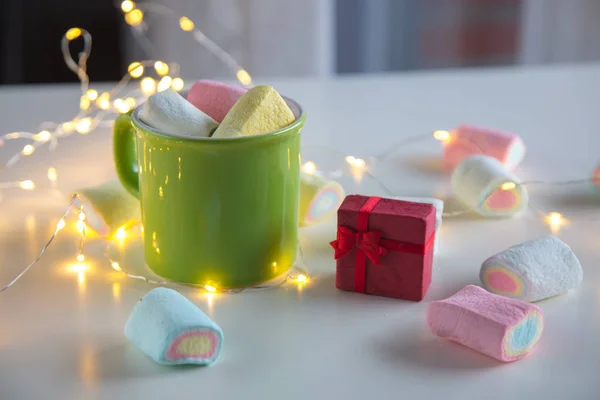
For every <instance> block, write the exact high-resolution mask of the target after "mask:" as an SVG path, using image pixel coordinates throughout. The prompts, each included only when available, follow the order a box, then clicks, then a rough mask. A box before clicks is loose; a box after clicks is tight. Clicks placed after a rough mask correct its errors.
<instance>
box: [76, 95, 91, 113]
mask: <svg viewBox="0 0 600 400" xmlns="http://www.w3.org/2000/svg"><path fill="white" fill-rule="evenodd" d="M90 105H91V102H90V99H88V98H87V96H81V99H80V100H79V108H80V109H82V110H84V111H85V110H88V109H89V108H90Z"/></svg>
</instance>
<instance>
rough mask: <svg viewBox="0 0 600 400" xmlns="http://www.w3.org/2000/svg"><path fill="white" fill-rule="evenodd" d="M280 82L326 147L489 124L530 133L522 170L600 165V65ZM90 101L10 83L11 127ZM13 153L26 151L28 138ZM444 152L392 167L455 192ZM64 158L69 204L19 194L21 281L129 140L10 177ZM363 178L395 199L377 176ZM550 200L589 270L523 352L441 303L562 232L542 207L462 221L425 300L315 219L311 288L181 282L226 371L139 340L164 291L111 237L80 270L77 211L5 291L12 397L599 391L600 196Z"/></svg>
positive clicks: (391, 175) (412, 154)
mask: <svg viewBox="0 0 600 400" xmlns="http://www.w3.org/2000/svg"><path fill="white" fill-rule="evenodd" d="M265 82H267V81H265ZM268 83H272V84H274V85H275V86H276V88H277V89H279V90H280V92H283V93H285V94H287V95H289V96H291V97H293V98H295V99H297V100H298V101H299V102H300V103H301V104H303V105H304V107H305V108H306V109H307V111H308V120H307V123H306V128H305V130H304V132H303V135H304V138H303V141H304V145H306V146H309V145H319V146H328V147H335V148H337V149H339V150H341V151H344V152H347V153H348V154H353V155H355V156H357V157H359V156H360V157H365V158H367V157H369V156H372V155H374V154H376V153H378V152H380V151H382V150H385V149H387V148H389V146H390V144H391V143H393V142H395V141H397V140H399V139H401V138H403V137H409V136H412V135H415V134H418V133H423V132H428V131H432V130H434V129H451V128H453V127H455V126H456V125H458V124H459V123H462V122H469V123H473V124H480V125H484V126H489V127H497V128H502V129H506V130H511V131H514V132H518V133H519V134H520V135H522V137H523V139H524V141H525V143H526V144H527V146H528V155H527V157H526V159H525V161H524V162H523V164H522V166H521V167H520V168H519V170H518V172H517V173H518V174H519V176H521V178H523V179H550V180H554V179H570V178H585V177H589V176H590V173H591V171H592V169H593V167H594V166H595V164H596V162H597V161H598V160H599V159H600V157H599V154H600V153H599V152H598V149H600V134H599V133H598V127H599V126H600V119H599V112H598V105H599V104H600V90H598V87H599V86H598V84H600V65H587V66H576V67H573V66H563V67H555V68H539V69H497V70H496V69H494V70H479V71H472V70H466V71H458V72H454V71H453V72H430V73H409V74H404V75H386V76H373V77H353V78H344V79H337V80H325V81H316V80H277V81H274V82H273V81H269V82H268ZM77 104H78V93H77V88H76V87H75V86H48V87H6V88H2V89H0V131H1V132H8V131H11V130H17V129H36V126H37V124H38V123H39V122H41V121H43V120H53V121H64V120H67V119H69V118H71V117H72V116H73V110H74V107H75V108H76V107H77ZM1 151H2V153H0V154H2V159H3V160H6V156H7V154H8V153H9V152H8V150H7V149H6V148H5V149H2V150H1ZM306 153H307V154H309V155H310V156H311V157H313V159H314V160H315V161H316V162H317V164H319V161H320V160H325V155H324V154H323V153H324V152H321V153H319V151H313V152H312V153H311V152H310V151H308V150H307V152H306ZM439 153H440V150H439V144H438V143H437V142H434V141H433V140H430V141H424V142H422V143H418V144H415V145H413V146H411V147H407V148H404V149H401V150H399V151H398V152H397V154H395V155H394V156H393V157H392V158H391V159H390V160H388V161H387V162H386V163H385V165H377V166H375V167H374V173H378V174H380V176H381V177H382V179H384V181H385V183H386V184H387V185H388V186H389V187H390V188H391V189H392V190H394V191H396V192H397V193H398V194H402V195H440V196H443V195H444V194H445V193H447V192H448V176H447V175H444V174H443V173H440V172H439V170H438V169H437V167H436V165H437V164H436V163H437V160H438V159H439ZM306 157H307V158H308V156H306ZM53 159H54V161H53V163H54V166H55V167H56V168H57V170H58V171H59V187H60V189H61V190H62V192H63V193H64V197H60V196H56V195H53V194H51V193H50V192H49V191H47V190H44V189H40V190H39V191H36V192H22V191H19V190H13V191H5V192H4V193H3V195H4V199H3V202H2V204H1V205H0V213H1V214H0V215H1V217H0V265H1V267H0V279H1V282H2V284H4V283H5V282H8V281H9V280H10V279H11V278H12V277H13V276H14V275H15V274H16V273H17V272H18V271H20V269H21V268H22V267H23V266H24V265H26V264H27V263H28V262H29V261H30V260H32V259H33V258H34V256H35V254H36V253H37V251H38V249H39V248H40V246H41V245H42V243H43V242H44V241H45V240H46V239H47V237H48V235H49V234H50V232H51V231H52V230H53V226H54V224H55V223H56V221H57V219H58V217H59V216H60V214H61V213H62V211H63V210H64V208H65V206H66V196H67V195H68V194H69V192H70V191H72V190H74V189H76V188H78V187H81V186H85V185H93V184H98V183H102V182H103V181H105V180H107V179H110V178H112V177H114V170H113V167H112V160H111V135H110V132H108V131H99V132H95V133H93V134H91V135H88V136H85V137H83V136H77V137H72V138H68V139H66V140H65V141H64V142H62V143H61V145H60V146H59V149H58V151H57V153H56V154H55V155H51V154H48V153H47V152H46V151H45V150H44V151H39V152H37V153H36V154H34V155H33V156H32V157H31V158H30V159H29V160H28V161H27V163H23V164H21V165H20V166H19V167H17V168H15V169H14V170H11V171H6V172H3V175H2V178H0V179H1V180H10V179H13V178H15V179H34V180H36V181H40V182H41V181H42V178H43V176H44V175H45V171H46V169H47V168H48V166H49V163H50V162H51V160H53ZM322 163H325V161H322ZM329 163H335V159H334V161H330V162H329ZM333 167H334V166H332V168H333ZM348 190H349V191H361V192H363V193H365V194H376V193H378V192H377V190H378V189H377V186H376V185H373V184H372V183H369V182H368V181H365V182H364V183H363V184H361V186H360V187H356V185H355V186H352V185H349V187H348ZM531 196H532V199H533V200H532V201H533V202H534V203H535V205H536V207H537V208H539V209H542V210H545V211H551V210H554V211H560V212H563V213H564V214H565V215H566V216H567V217H568V218H569V224H568V225H567V226H565V227H564V229H563V230H561V231H560V233H559V235H560V237H561V238H562V239H563V240H565V241H566V242H567V243H569V244H570V245H571V246H572V247H573V249H574V251H575V252H576V254H577V255H578V256H579V258H580V260H581V263H582V265H583V267H584V282H583V284H582V286H581V287H580V288H579V289H578V290H576V291H574V292H573V293H569V294H567V295H564V296H560V297H557V298H553V299H550V300H546V301H543V302H541V303H538V304H539V305H540V306H541V307H542V309H543V311H544V313H545V316H546V327H545V331H544V333H543V335H542V338H541V341H540V342H539V345H538V346H537V348H536V349H535V351H534V352H533V353H532V354H531V355H529V356H528V357H526V358H524V359H523V360H521V361H519V362H515V363H512V364H500V363H498V362H496V361H494V360H492V359H488V358H487V357H485V356H483V355H480V354H478V353H475V352H473V351H471V350H468V349H466V348H464V347H461V346H459V345H456V344H453V343H449V342H446V341H444V340H441V339H439V338H436V337H434V336H433V335H432V334H430V333H429V331H428V329H427V327H426V324H425V310H426V307H427V303H428V302H429V301H432V300H437V299H442V298H445V297H447V296H449V295H451V294H453V293H454V292H456V291H457V290H459V289H460V288H462V287H463V286H464V285H467V284H478V283H479V282H478V271H479V266H480V264H481V262H482V261H483V260H484V259H485V258H487V257H488V256H490V255H491V254H493V253H494V252H497V251H499V250H502V249H504V248H505V247H507V246H509V245H512V244H516V243H517V242H519V241H523V240H526V239H532V238H536V237H539V236H542V235H545V234H547V233H548V229H547V226H546V225H544V224H543V223H542V222H540V220H539V219H536V217H535V216H534V215H533V214H528V215H524V216H522V217H520V218H516V219H510V220H501V221H490V220H483V219H478V218H456V219H447V220H445V221H444V222H443V226H442V229H441V233H440V235H439V238H440V239H441V253H440V254H439V255H438V256H437V257H436V259H435V265H434V275H433V283H432V285H431V288H430V290H429V292H428V294H427V297H426V299H425V301H423V302H421V303H412V302H407V301H401V300H393V299H387V298H381V297H376V296H368V295H361V294H355V293H345V292H341V291H338V290H336V289H335V287H334V268H335V263H334V261H333V258H332V250H331V249H330V248H329V246H328V244H327V243H328V241H329V240H331V239H332V237H333V234H334V230H335V224H334V222H333V221H331V222H327V223H323V224H322V225H320V226H315V227H311V228H309V229H306V230H303V231H302V241H303V244H304V247H305V252H306V258H307V262H308V264H309V265H310V267H311V270H312V271H311V272H312V275H313V277H312V280H311V282H310V283H309V284H308V285H307V286H305V287H303V288H297V287H296V286H295V285H289V286H286V287H283V288H279V289H275V290H271V291H267V292H260V293H241V294H235V295H229V294H218V295H214V296H211V297H209V296H207V295H205V294H202V293H200V292H199V291H198V290H192V289H180V291H181V293H183V294H184V295H186V296H187V297H188V298H189V299H190V300H192V301H193V302H194V303H195V304H197V305H198V306H199V307H200V308H202V309H203V310H205V311H206V312H207V313H208V314H209V315H210V316H211V317H212V318H213V319H214V320H215V321H216V322H217V323H218V324H219V325H220V326H221V327H222V328H223V330H224V332H225V335H226V341H225V345H224V348H223V351H222V353H221V357H220V358H219V360H218V361H217V362H216V363H215V364H214V365H213V366H211V367H208V368H168V367H161V366H157V365H155V364H153V363H152V362H151V361H150V360H149V359H147V358H146V357H145V356H144V355H142V354H141V353H139V352H138V351H137V350H136V349H134V348H132V346H131V345H130V344H129V343H128V341H127V340H126V338H125V337H124V335H123V327H124V324H125V321H126V319H127V317H128V315H129V312H130V311H131V309H132V307H133V306H134V304H135V303H136V301H138V299H139V298H140V297H141V296H142V295H143V294H144V293H146V292H147V291H149V290H150V289H152V287H151V286H150V285H148V284H146V283H144V282H140V281H134V280H130V279H124V278H122V277H120V276H119V275H118V274H116V273H114V272H112V271H111V270H110V267H109V266H108V265H107V264H106V262H103V261H102V258H101V252H100V251H97V250H94V246H93V245H91V246H90V249H89V250H88V252H89V254H90V255H89V257H90V258H91V260H92V263H93V265H92V266H91V267H90V269H89V270H88V271H86V272H85V276H84V278H83V279H81V280H80V279H79V277H78V275H77V274H76V273H73V272H69V270H68V268H67V265H68V264H69V263H71V262H72V261H73V260H74V257H75V255H76V238H77V235H76V233H75V231H74V230H73V229H72V224H73V220H70V224H69V226H70V228H68V229H66V230H65V234H63V235H61V236H60V237H59V238H58V240H57V242H56V244H55V245H54V246H52V247H51V249H50V250H49V251H48V253H47V255H46V257H44V259H43V261H42V262H41V263H40V264H39V265H37V266H36V268H35V269H34V270H32V271H31V272H30V273H29V274H28V275H26V276H25V277H24V278H23V279H22V280H21V281H20V282H18V283H17V284H16V285H15V286H13V287H12V288H11V289H10V290H9V291H7V292H4V293H2V294H0V327H1V328H0V399H3V400H4V399H6V400H12V399H42V398H43V399H138V398H139V399H154V398H157V399H163V398H178V399H198V398H202V399H244V398H248V399H259V398H260V399H271V398H272V399H280V398H285V399H304V398H319V399H321V398H322V399H334V398H335V399H348V400H349V399H379V398H381V399H386V398H398V399H411V398H415V399H421V398H423V399H425V398H427V399H437V398H440V399H442V398H443V399H467V398H478V399H516V398H529V399H550V398H552V399H554V398H556V399H563V398H571V399H596V398H598V396H600V394H598V393H599V392H600V380H599V379H598V377H599V376H600V265H599V261H600V254H599V253H600V250H599V249H600V231H599V229H598V217H600V198H599V197H596V198H595V199H594V198H592V195H591V192H590V189H589V187H588V186H586V185H583V186H576V187H571V188H569V189H568V190H566V189H560V188H546V189H544V190H542V189H541V188H532V190H531ZM96 247H97V246H96ZM95 252H96V253H97V254H96V253H95Z"/></svg>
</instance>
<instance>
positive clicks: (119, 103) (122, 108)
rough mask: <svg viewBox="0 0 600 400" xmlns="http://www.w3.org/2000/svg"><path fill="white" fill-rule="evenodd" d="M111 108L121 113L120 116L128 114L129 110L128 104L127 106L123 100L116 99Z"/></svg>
mask: <svg viewBox="0 0 600 400" xmlns="http://www.w3.org/2000/svg"><path fill="white" fill-rule="evenodd" d="M113 106H114V107H115V108H116V109H117V110H118V111H119V112H120V113H121V114H125V113H128V112H129V110H130V108H129V104H127V102H126V101H125V100H123V99H116V100H115V101H114V102H113Z"/></svg>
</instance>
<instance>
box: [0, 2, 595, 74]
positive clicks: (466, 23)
mask: <svg viewBox="0 0 600 400" xmlns="http://www.w3.org/2000/svg"><path fill="white" fill-rule="evenodd" d="M143 2H144V1H143V0H140V1H138V3H143ZM154 3H160V4H164V5H167V6H168V7H170V8H172V9H174V10H175V11H176V12H177V13H178V14H179V15H185V16H187V17H189V18H190V19H192V20H193V21H195V22H196V26H197V27H199V28H200V29H201V30H203V31H204V33H205V34H206V35H207V36H209V37H211V38H212V39H213V40H214V41H215V42H217V43H218V44H219V45H220V46H222V47H223V48H224V49H225V50H227V51H228V52H230V53H231V54H232V55H233V56H234V58H236V59H237V60H238V62H239V63H240V64H241V65H242V66H243V67H245V68H246V69H247V70H248V71H249V72H250V73H251V74H252V75H253V76H257V77H261V76H278V77H279V76H289V77H296V76H330V75H342V74H357V73H375V72H388V71H410V70H423V69H439V68H461V67H489V66H508V65H524V64H551V63H577V62H587V61H593V60H598V59H600V40H599V38H600V0H160V1H154ZM74 26H79V27H82V28H85V29H87V30H88V31H90V33H91V34H92V36H93V51H92V56H91V59H90V61H89V74H90V76H91V79H92V80H93V81H96V82H98V81H116V80H118V79H120V77H121V76H122V75H123V74H124V73H125V72H126V69H127V66H128V65H129V63H131V62H132V61H137V60H140V59H157V58H158V59H163V60H165V61H175V62H178V63H179V64H180V65H181V68H182V76H183V77H184V78H218V77H224V76H225V77H226V76H229V77H231V75H229V74H230V72H228V71H226V70H224V67H223V65H222V64H221V63H220V62H218V61H217V60H215V59H214V58H213V57H212V56H211V55H210V54H209V53H208V52H206V51H205V50H203V49H202V48H200V47H199V46H198V45H197V44H196V43H195V42H194V41H193V39H192V38H190V37H189V35H187V36H186V34H185V33H184V32H182V31H181V29H180V28H179V25H178V23H177V20H176V19H175V18H171V19H169V18H166V19H165V18H147V19H146V18H145V20H144V24H143V26H142V27H140V29H142V30H143V32H141V33H143V35H144V36H146V37H147V38H148V41H147V42H140V41H136V40H135V36H141V35H140V34H139V33H140V32H138V34H137V35H136V34H135V32H132V30H131V29H130V27H129V26H127V25H126V24H125V22H124V21H123V16H122V12H121V10H120V2H119V1H117V2H115V1H114V0H85V1H82V0H26V1H18V0H17V1H15V0H0V84H25V83H53V82H71V81H72V82H75V81H76V77H75V75H73V74H72V73H71V72H70V71H69V70H68V69H67V68H66V67H65V65H64V62H63V59H62V56H61V54H60V38H61V36H62V35H63V34H64V33H65V32H66V31H67V30H68V29H69V28H71V27H74Z"/></svg>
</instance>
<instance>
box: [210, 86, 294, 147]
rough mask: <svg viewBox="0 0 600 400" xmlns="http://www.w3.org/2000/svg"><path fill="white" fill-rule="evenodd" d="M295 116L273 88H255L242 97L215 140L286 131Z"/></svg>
mask: <svg viewBox="0 0 600 400" xmlns="http://www.w3.org/2000/svg"><path fill="white" fill-rule="evenodd" d="M294 120H295V117H294V113H293V112H292V110H290V108H289V107H288V105H287V104H286V102H285V100H283V99H282V98H281V96H280V95H279V93H277V92H276V91H275V89H273V88H272V87H271V86H255V87H253V88H252V89H250V90H248V91H247V92H246V94H244V95H243V96H242V97H240V98H239V100H238V101H237V102H236V103H235V104H234V105H233V107H232V108H231V110H230V111H229V113H227V115H226V116H225V118H224V119H223V122H222V123H221V125H219V127H218V128H217V130H216V131H215V133H214V134H213V137H217V138H218V137H240V136H249V135H257V134H260V133H267V132H272V131H276V130H278V129H282V128H285V127H286V126H288V125H290V124H291V123H292V122H294Z"/></svg>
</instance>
